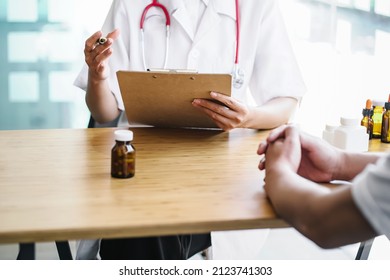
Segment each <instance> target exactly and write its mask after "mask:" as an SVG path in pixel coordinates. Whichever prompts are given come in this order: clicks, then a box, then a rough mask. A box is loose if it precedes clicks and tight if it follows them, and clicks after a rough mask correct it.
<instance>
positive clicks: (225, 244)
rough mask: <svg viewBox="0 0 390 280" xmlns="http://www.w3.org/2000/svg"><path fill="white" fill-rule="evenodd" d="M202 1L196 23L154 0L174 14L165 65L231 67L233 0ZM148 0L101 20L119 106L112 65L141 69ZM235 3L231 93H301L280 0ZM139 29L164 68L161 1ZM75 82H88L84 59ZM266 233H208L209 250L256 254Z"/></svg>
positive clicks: (253, 100) (178, 4)
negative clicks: (111, 36)
mask: <svg viewBox="0 0 390 280" xmlns="http://www.w3.org/2000/svg"><path fill="white" fill-rule="evenodd" d="M201 1H203V3H204V5H205V7H206V8H205V10H204V13H203V17H202V18H201V20H200V22H199V25H198V28H197V30H196V31H194V28H193V26H194V24H193V23H192V22H191V21H190V16H189V13H188V12H187V9H186V7H185V3H184V1H183V0H160V1H159V2H160V3H161V4H163V5H165V6H166V7H167V9H168V11H169V13H170V15H171V38H170V49H169V59H168V64H167V68H170V69H196V70H197V71H198V72H200V73H232V70H233V66H234V58H235V47H236V41H235V38H236V26H235V19H236V10H235V0H201ZM150 2H151V1H149V0H132V1H126V0H114V1H113V3H112V6H111V9H110V11H109V13H108V15H107V18H106V21H105V23H104V25H103V28H102V32H103V34H107V33H108V32H111V31H112V30H113V29H115V28H119V29H120V31H121V33H120V37H119V38H118V40H117V41H116V42H115V43H114V45H113V55H112V57H111V58H110V61H109V66H110V70H111V75H110V77H109V84H110V88H111V90H112V92H113V94H114V95H115V97H116V99H117V102H118V108H119V109H120V110H124V106H123V101H122V98H121V95H120V91H119V86H118V83H117V79H116V75H115V73H116V71H118V70H136V71H143V70H144V67H143V61H142V48H141V44H140V29H139V24H140V17H141V14H142V12H143V9H144V8H145V6H146V5H147V4H149V3H150ZM239 7H240V8H239V10H240V46H239V66H240V69H242V70H243V71H244V73H245V77H244V85H243V86H242V87H241V88H240V89H235V88H233V91H232V96H233V97H234V98H236V99H238V100H240V101H241V102H243V103H245V104H247V105H250V106H259V105H261V104H263V103H265V102H267V101H269V100H270V99H273V98H275V97H281V96H289V97H294V98H296V99H300V98H301V97H302V95H303V94H304V92H305V86H304V83H303V81H302V77H301V73H300V70H299V68H298V66H297V63H296V60H295V57H294V55H293V51H292V48H291V45H290V42H289V39H288V36H287V33H286V30H285V26H284V22H283V19H282V16H281V13H280V10H279V7H278V3H277V0H242V1H240V4H239ZM144 30H145V53H146V65H147V68H162V67H163V64H164V57H165V42H166V39H165V17H164V16H163V13H162V11H161V10H160V9H157V8H151V9H150V10H149V12H148V14H147V17H146V20H145V26H144ZM75 85H77V86H79V87H80V88H83V89H86V86H87V68H86V67H84V69H83V70H82V71H81V73H80V75H79V76H78V77H77V79H76V81H75ZM122 115H124V114H122ZM267 233H268V231H267V230H247V231H232V232H218V233H212V244H213V257H214V258H215V259H223V258H231V259H254V258H256V256H257V255H258V252H259V251H260V249H261V246H262V244H263V241H264V239H265V237H266V235H267Z"/></svg>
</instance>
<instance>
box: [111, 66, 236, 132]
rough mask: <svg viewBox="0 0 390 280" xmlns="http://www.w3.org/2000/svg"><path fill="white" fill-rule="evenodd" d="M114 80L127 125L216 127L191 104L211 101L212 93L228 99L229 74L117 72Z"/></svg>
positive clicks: (229, 90)
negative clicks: (197, 100)
mask: <svg viewBox="0 0 390 280" xmlns="http://www.w3.org/2000/svg"><path fill="white" fill-rule="evenodd" d="M117 78H118V83H119V87H120V91H121V94H122V99H123V103H124V106H125V111H126V116H127V119H128V121H129V123H130V124H132V123H137V124H145V125H152V126H157V127H176V128H177V127H183V128H218V127H217V126H216V124H215V123H214V122H213V121H212V120H211V119H210V118H209V117H208V116H207V115H205V114H204V113H203V112H202V111H200V110H199V109H197V108H195V107H193V106H192V104H191V103H192V101H193V100H194V99H195V98H204V99H209V100H211V97H210V92H211V91H215V92H218V93H222V94H225V95H227V96H231V84H232V77H231V75H230V74H198V73H184V72H179V71H164V72H162V71H161V72H160V71H147V72H138V71H118V72H117Z"/></svg>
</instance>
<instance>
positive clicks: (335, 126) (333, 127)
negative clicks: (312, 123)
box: [325, 124, 338, 131]
mask: <svg viewBox="0 0 390 280" xmlns="http://www.w3.org/2000/svg"><path fill="white" fill-rule="evenodd" d="M337 127H338V125H334V124H326V125H325V130H326V131H334V130H335V129H336V128H337Z"/></svg>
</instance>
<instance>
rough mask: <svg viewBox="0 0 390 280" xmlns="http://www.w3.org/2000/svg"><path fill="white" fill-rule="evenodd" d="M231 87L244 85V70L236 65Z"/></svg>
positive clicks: (238, 87) (237, 87)
mask: <svg viewBox="0 0 390 280" xmlns="http://www.w3.org/2000/svg"><path fill="white" fill-rule="evenodd" d="M232 76H233V77H232V78H233V80H232V84H233V87H234V88H236V89H240V88H241V87H242V86H243V85H244V78H245V72H244V70H243V69H241V68H239V67H238V66H237V65H236V67H234V70H233V75H232Z"/></svg>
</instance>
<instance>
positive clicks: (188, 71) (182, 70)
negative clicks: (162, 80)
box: [147, 68, 198, 74]
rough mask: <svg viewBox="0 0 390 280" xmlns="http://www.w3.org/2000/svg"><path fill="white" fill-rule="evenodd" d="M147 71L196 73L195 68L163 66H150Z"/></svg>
mask: <svg viewBox="0 0 390 280" xmlns="http://www.w3.org/2000/svg"><path fill="white" fill-rule="evenodd" d="M147 71H148V72H158V73H194V74H195V73H198V71H197V70H195V69H164V68H150V69H147Z"/></svg>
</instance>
